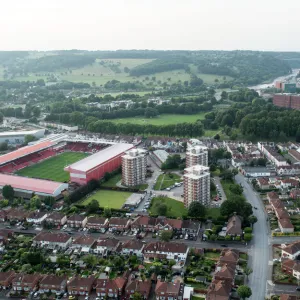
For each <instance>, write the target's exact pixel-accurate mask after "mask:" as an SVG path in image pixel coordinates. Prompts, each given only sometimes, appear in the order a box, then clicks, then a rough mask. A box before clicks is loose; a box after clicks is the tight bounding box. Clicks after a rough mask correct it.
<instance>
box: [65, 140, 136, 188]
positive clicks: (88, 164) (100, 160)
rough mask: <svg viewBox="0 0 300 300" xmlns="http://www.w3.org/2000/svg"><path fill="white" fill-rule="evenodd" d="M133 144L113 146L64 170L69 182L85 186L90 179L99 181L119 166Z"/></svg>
mask: <svg viewBox="0 0 300 300" xmlns="http://www.w3.org/2000/svg"><path fill="white" fill-rule="evenodd" d="M132 148H134V145H133V144H115V145H112V146H110V147H108V148H105V149H103V150H101V151H99V152H97V153H95V154H93V155H91V156H88V157H86V158H84V159H82V160H80V161H78V162H76V163H74V164H72V165H70V166H67V167H66V168H65V169H64V170H65V171H67V172H69V173H70V180H71V181H72V182H76V183H78V184H87V183H88V182H89V181H90V180H91V179H100V178H102V177H103V176H104V174H105V173H107V172H112V171H114V170H116V169H117V168H119V167H120V166H121V162H122V156H123V155H124V153H125V152H126V151H128V150H130V149H132Z"/></svg>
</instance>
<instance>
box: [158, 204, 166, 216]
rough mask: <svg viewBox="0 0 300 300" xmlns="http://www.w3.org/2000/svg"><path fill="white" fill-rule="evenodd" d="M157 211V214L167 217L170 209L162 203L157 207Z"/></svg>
mask: <svg viewBox="0 0 300 300" xmlns="http://www.w3.org/2000/svg"><path fill="white" fill-rule="evenodd" d="M156 211H157V213H158V214H159V215H160V216H165V215H166V214H167V211H168V207H167V205H166V204H164V203H160V204H159V205H158V206H157V208H156Z"/></svg>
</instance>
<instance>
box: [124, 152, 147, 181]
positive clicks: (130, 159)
mask: <svg viewBox="0 0 300 300" xmlns="http://www.w3.org/2000/svg"><path fill="white" fill-rule="evenodd" d="M146 170H147V157H146V151H145V150H143V149H131V150H129V151H127V152H125V155H123V156H122V184H123V185H126V186H136V185H139V184H142V183H144V182H145V180H146Z"/></svg>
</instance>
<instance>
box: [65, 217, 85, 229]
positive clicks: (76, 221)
mask: <svg viewBox="0 0 300 300" xmlns="http://www.w3.org/2000/svg"><path fill="white" fill-rule="evenodd" d="M86 223H87V217H86V216H82V215H73V216H71V217H69V218H68V220H67V224H68V226H69V227H73V228H81V227H82V228H83V227H85V225H86Z"/></svg>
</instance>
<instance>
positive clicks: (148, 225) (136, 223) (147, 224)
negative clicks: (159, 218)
mask: <svg viewBox="0 0 300 300" xmlns="http://www.w3.org/2000/svg"><path fill="white" fill-rule="evenodd" d="M155 224H156V218H154V217H149V216H138V217H137V218H135V219H134V220H133V221H132V223H131V230H136V231H138V230H141V231H145V232H154V231H155Z"/></svg>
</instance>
